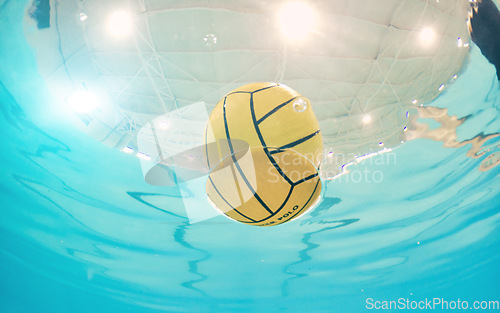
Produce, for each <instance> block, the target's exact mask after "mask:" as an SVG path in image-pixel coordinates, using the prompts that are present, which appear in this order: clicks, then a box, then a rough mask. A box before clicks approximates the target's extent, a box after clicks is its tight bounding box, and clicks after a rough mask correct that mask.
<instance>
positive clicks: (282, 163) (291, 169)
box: [271, 150, 318, 185]
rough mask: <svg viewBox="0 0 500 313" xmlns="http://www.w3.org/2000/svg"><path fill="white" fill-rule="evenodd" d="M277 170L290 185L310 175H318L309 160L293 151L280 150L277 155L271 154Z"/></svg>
mask: <svg viewBox="0 0 500 313" xmlns="http://www.w3.org/2000/svg"><path fill="white" fill-rule="evenodd" d="M271 156H272V158H273V160H274V161H275V162H276V164H277V166H278V167H279V169H280V170H281V171H282V172H283V174H284V175H286V177H287V178H288V180H289V182H291V185H294V183H295V182H297V181H300V180H301V179H304V178H306V177H308V176H310V175H314V174H317V173H318V170H317V169H316V167H315V166H314V165H313V164H312V162H311V161H310V160H308V159H307V158H305V157H304V156H303V155H300V154H299V153H297V152H296V151H294V150H280V152H279V153H274V154H271Z"/></svg>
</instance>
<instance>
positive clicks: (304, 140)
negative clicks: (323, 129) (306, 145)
mask: <svg viewBox="0 0 500 313" xmlns="http://www.w3.org/2000/svg"><path fill="white" fill-rule="evenodd" d="M319 132H320V130H319V129H318V130H317V131H315V132H314V133H312V134H309V135H307V136H305V137H302V138H300V139H298V140H295V141H294V142H291V143H288V144H286V145H284V146H281V147H279V149H280V150H282V149H289V148H293V147H295V146H298V145H300V144H301V143H303V142H306V141H308V140H309V139H311V138H312V137H314V136H316V135H317V134H319Z"/></svg>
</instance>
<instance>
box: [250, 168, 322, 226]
mask: <svg viewBox="0 0 500 313" xmlns="http://www.w3.org/2000/svg"><path fill="white" fill-rule="evenodd" d="M299 186H300V188H299ZM321 187H322V186H321V181H320V179H319V178H318V177H316V178H315V179H313V180H309V181H307V183H304V184H300V185H298V186H296V187H294V188H293V192H292V195H293V197H291V198H290V199H289V200H288V202H287V204H286V205H285V206H284V207H283V208H282V209H281V210H280V211H278V212H276V213H275V214H274V215H272V216H270V217H269V218H267V219H266V220H263V221H257V222H251V223H248V224H250V225H254V226H274V225H279V224H283V223H286V222H288V221H290V220H292V219H294V218H297V217H299V216H301V215H303V214H304V213H306V212H307V211H309V209H311V208H312V207H313V206H314V205H315V204H316V202H317V201H318V199H319V198H320V195H321Z"/></svg>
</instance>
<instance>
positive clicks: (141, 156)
mask: <svg viewBox="0 0 500 313" xmlns="http://www.w3.org/2000/svg"><path fill="white" fill-rule="evenodd" d="M135 156H136V157H138V158H139V159H143V160H146V161H150V160H151V157H150V156H149V155H147V154H144V153H142V152H139V153H137V154H136V155H135Z"/></svg>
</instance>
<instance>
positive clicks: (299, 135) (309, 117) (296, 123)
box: [257, 104, 323, 167]
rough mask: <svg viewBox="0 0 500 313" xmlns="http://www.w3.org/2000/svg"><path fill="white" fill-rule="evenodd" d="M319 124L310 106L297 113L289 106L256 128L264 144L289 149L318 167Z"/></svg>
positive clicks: (319, 147) (320, 145)
mask: <svg viewBox="0 0 500 313" xmlns="http://www.w3.org/2000/svg"><path fill="white" fill-rule="evenodd" d="M281 130H285V131H281ZM318 130H319V124H318V121H317V120H316V117H315V116H314V112H313V110H312V109H311V108H310V106H309V107H308V108H307V109H306V110H305V111H303V112H297V111H295V110H294V109H293V105H292V104H289V105H286V106H285V107H283V108H282V109H281V110H279V111H277V112H276V113H274V114H273V115H271V116H270V117H268V118H266V119H265V120H264V121H263V122H262V123H260V124H259V125H258V126H257V131H258V132H260V133H261V134H262V136H263V138H264V141H265V142H266V144H267V145H268V146H269V145H272V146H275V147H286V148H291V149H293V150H295V151H297V152H298V153H300V154H302V155H304V156H306V157H307V158H308V159H309V160H311V162H313V164H314V165H315V166H316V167H318V166H319V163H320V161H321V158H322V151H323V140H322V138H321V134H320V133H318Z"/></svg>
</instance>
